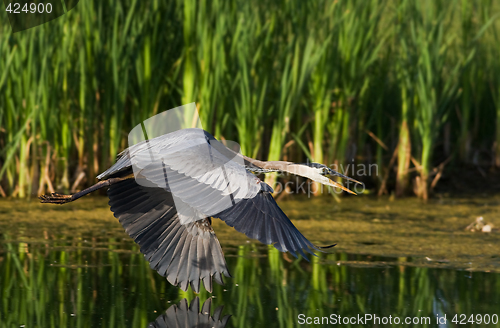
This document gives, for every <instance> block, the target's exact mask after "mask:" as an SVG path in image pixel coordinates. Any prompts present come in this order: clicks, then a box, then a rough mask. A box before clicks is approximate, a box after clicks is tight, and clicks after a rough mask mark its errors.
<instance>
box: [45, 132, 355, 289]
mask: <svg viewBox="0 0 500 328" xmlns="http://www.w3.org/2000/svg"><path fill="white" fill-rule="evenodd" d="M273 171H284V172H289V173H293V174H298V175H301V176H304V177H307V178H310V179H313V180H314V181H318V182H321V183H324V184H327V185H331V186H340V187H341V188H342V189H344V190H347V191H349V192H350V190H348V189H346V188H345V187H343V186H341V185H339V184H338V183H336V182H334V181H332V180H330V179H328V178H327V177H326V175H332V176H335V175H336V176H341V177H344V178H347V179H350V178H348V177H345V176H344V175H342V174H340V173H338V172H335V171H333V170H331V169H330V168H328V167H326V166H324V165H322V164H316V163H310V164H294V163H290V162H282V161H280V162H262V161H258V160H255V159H252V158H249V157H246V156H243V155H241V154H239V153H238V152H235V151H233V150H231V149H228V148H226V147H225V146H224V145H223V144H222V143H220V142H219V141H217V140H216V139H215V138H214V137H213V136H212V135H210V134H209V133H208V132H206V131H204V130H201V129H185V130H179V131H175V132H172V133H169V134H166V135H162V136H159V137H157V138H153V139H150V140H146V141H143V142H141V143H138V144H136V145H133V146H131V147H129V148H128V149H126V150H125V151H123V152H122V153H121V154H120V155H119V156H118V159H117V161H116V163H115V164H114V165H113V166H111V167H110V168H109V169H108V170H106V171H105V172H103V173H102V174H100V175H99V176H98V178H99V179H101V180H102V181H101V182H99V183H97V184H96V185H94V186H92V187H90V188H87V189H86V190H83V191H81V192H79V193H77V194H74V195H58V194H53V195H47V196H42V197H41V200H42V202H48V203H57V204H62V203H66V202H70V201H73V200H76V199H78V198H80V197H82V196H83V195H85V194H87V193H89V192H92V191H94V190H96V189H99V188H102V187H109V189H108V196H109V199H110V200H109V205H110V207H111V211H112V212H113V213H114V216H115V217H116V218H118V220H119V221H120V223H121V224H122V225H123V227H124V229H125V231H126V232H127V234H129V236H130V237H132V238H133V239H134V241H135V242H136V243H137V244H138V245H140V251H141V252H142V253H143V254H144V256H145V258H146V259H147V260H148V261H149V263H150V266H151V268H152V269H154V270H156V271H158V273H159V274H160V275H162V276H164V277H166V279H167V280H168V281H169V282H170V283H171V284H172V285H174V286H179V287H180V288H181V289H183V290H187V288H188V287H189V285H191V287H192V289H193V290H194V291H195V292H199V289H200V282H201V281H203V284H204V286H205V289H206V290H207V291H209V292H212V278H213V279H215V281H216V282H217V283H219V284H223V279H222V275H225V276H226V277H230V274H229V271H228V269H227V265H226V261H225V259H224V254H223V252H222V249H221V246H220V244H219V241H218V239H217V237H216V235H215V232H214V231H213V229H212V225H211V218H218V219H220V220H222V221H224V222H225V223H226V224H228V225H229V226H231V227H234V228H235V229H236V230H237V231H239V232H242V233H244V234H245V235H247V236H248V237H249V238H252V239H257V240H259V241H260V242H262V243H264V244H268V245H273V246H274V247H275V248H276V249H278V250H279V251H281V252H290V253H291V254H292V255H294V256H295V257H297V255H298V254H301V255H302V256H303V257H305V258H306V259H307V256H306V253H309V254H312V255H314V252H313V251H314V250H321V249H322V248H321V247H317V246H315V245H313V244H312V243H311V242H310V241H309V240H307V239H306V238H305V237H304V236H303V235H302V234H301V233H300V232H299V231H298V230H297V228H296V227H295V226H294V225H293V224H292V222H291V221H290V220H289V219H288V217H287V216H286V215H285V213H283V211H282V210H281V209H280V208H279V206H278V205H277V204H276V202H275V200H274V198H273V196H272V195H271V193H272V192H273V189H272V188H271V187H270V186H269V185H267V184H266V183H265V182H263V181H261V180H260V179H259V178H257V177H256V176H255V175H254V174H252V172H273ZM350 180H352V179H350ZM353 181H355V180H353ZM356 182H357V181H356ZM329 247H331V246H329Z"/></svg>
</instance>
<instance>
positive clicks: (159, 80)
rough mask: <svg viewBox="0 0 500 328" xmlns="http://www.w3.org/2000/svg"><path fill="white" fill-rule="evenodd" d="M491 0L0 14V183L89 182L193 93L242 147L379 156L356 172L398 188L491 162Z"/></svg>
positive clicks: (21, 192) (333, 159)
mask: <svg viewBox="0 0 500 328" xmlns="http://www.w3.org/2000/svg"><path fill="white" fill-rule="evenodd" d="M499 10H500V8H499V6H498V5H497V4H496V3H495V2H494V1H479V0H476V1H461V0H452V1H423V2H419V3H415V2H412V1H400V2H391V1H387V0H377V1H370V2H368V3H367V4H365V3H361V2H357V1H326V0H320V1H314V2H303V1H298V0H289V1H276V2H271V3H269V2H266V1H256V2H252V3H248V2H245V1H241V0H233V1H229V2H227V1H215V2H211V3H210V4H207V3H205V2H202V1H197V0H190V1H173V0H172V1H149V2H140V1H130V2H123V1H118V0H112V1H109V2H104V3H103V2H98V1H86V2H82V3H79V4H78V6H77V7H76V8H75V9H73V10H71V11H70V12H69V13H68V14H66V15H65V16H64V17H62V18H60V19H57V20H54V21H51V22H49V23H47V24H44V25H42V26H40V27H36V28H32V29H29V30H27V31H23V32H19V33H16V34H11V29H10V27H9V26H8V20H7V17H6V13H5V12H4V11H2V13H1V14H0V15H2V16H1V17H2V23H1V24H0V58H2V60H0V95H1V97H0V195H2V196H11V195H12V196H18V197H29V196H31V195H36V194H43V193H46V192H52V191H55V190H62V191H65V192H68V191H74V190H77V189H81V188H82V187H84V186H87V185H90V184H91V183H93V182H95V178H94V177H95V176H96V175H97V174H98V173H100V172H102V171H103V170H105V169H106V168H107V167H108V166H109V165H110V164H112V163H113V161H114V157H115V156H116V154H117V153H118V152H120V151H121V150H122V149H123V148H125V147H127V133H128V131H130V129H131V128H133V127H134V126H135V125H137V124H139V123H140V122H141V121H143V120H145V119H146V118H148V117H151V116H153V115H155V114H157V113H159V112H162V111H164V110H167V109H169V108H173V107H176V106H179V105H181V104H186V103H190V102H193V101H194V102H196V103H197V106H198V109H199V113H200V118H201V121H202V124H203V126H204V127H205V129H207V130H208V131H209V132H211V133H213V134H214V135H215V136H216V137H218V138H225V139H232V140H236V141H238V142H240V145H241V148H242V151H243V152H244V153H245V154H246V155H249V156H252V157H258V158H260V159H264V160H266V159H267V160H280V159H285V160H293V161H298V162H305V161H306V160H308V159H309V160H313V161H316V162H324V163H325V164H328V165H333V164H336V165H337V166H338V165H344V167H345V165H347V164H351V165H353V164H373V163H377V165H378V166H379V172H383V173H384V175H383V176H380V177H378V176H363V174H360V176H358V178H359V179H361V180H364V181H365V182H370V181H373V182H375V184H376V185H377V186H378V188H380V192H386V191H388V190H391V189H396V194H397V195H398V196H399V195H403V194H405V193H408V191H409V189H410V188H409V186H410V185H412V183H410V182H411V180H413V185H414V186H416V189H415V190H414V191H415V193H416V194H417V195H419V196H420V197H422V198H426V197H428V194H429V192H431V191H432V189H433V188H434V186H435V185H436V183H437V182H438V180H439V177H441V176H442V171H443V169H444V168H445V165H446V167H447V166H448V165H453V166H460V165H464V164H467V163H469V162H473V163H474V164H476V165H483V166H489V165H491V164H492V163H494V164H496V165H497V166H499V165H500V164H498V163H500V160H499V158H500V155H499V154H500V146H498V145H500V132H498V131H500V128H499V126H500V120H499V119H498V117H500V110H499V109H498V108H500V106H499V105H498V104H499V101H498V99H500V96H499V94H500V93H499V90H500V80H499V79H498V76H500V66H499V65H498V63H497V61H496V54H497V53H498V44H499V43H498V42H496V41H498V28H499V24H498V21H497V18H498V14H499ZM392 154H395V155H394V156H392ZM492 158H493V160H491V159H492ZM394 168H396V170H394ZM349 173H351V172H349ZM350 175H352V174H350ZM355 175H356V174H355ZM393 175H394V176H393ZM275 179H276V176H270V177H269V178H268V182H273V181H275ZM316 189H318V188H316Z"/></svg>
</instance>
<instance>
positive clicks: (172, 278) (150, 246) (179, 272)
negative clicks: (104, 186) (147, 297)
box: [108, 179, 230, 292]
mask: <svg viewBox="0 0 500 328" xmlns="http://www.w3.org/2000/svg"><path fill="white" fill-rule="evenodd" d="M108 196H109V199H110V201H109V204H110V206H111V210H112V211H113V213H114V216H115V217H116V218H117V219H118V220H119V221H120V223H121V224H122V226H123V227H124V228H125V231H126V232H127V233H128V234H129V235H130V236H131V237H132V238H133V239H134V241H135V242H136V243H137V244H138V245H139V246H140V251H141V253H143V254H144V256H145V258H146V259H147V260H148V261H149V262H150V266H151V268H152V269H154V270H156V271H158V273H159V274H160V275H162V276H165V277H167V280H168V281H169V282H170V283H172V284H173V285H175V286H179V287H180V288H181V289H183V290H187V288H188V287H189V285H191V286H192V287H193V290H194V291H196V292H198V291H199V285H200V281H201V280H203V283H204V285H205V288H206V289H207V291H209V292H211V291H212V278H214V279H215V280H216V282H218V283H221V282H222V279H221V278H220V277H221V276H222V274H224V275H225V276H227V277H230V274H229V272H228V269H227V265H226V262H225V259H224V255H223V253H222V249H221V247H220V244H219V241H218V239H217V237H216V235H215V233H214V231H213V229H212V227H211V224H210V222H209V220H208V219H204V220H200V221H196V222H191V223H188V224H186V225H182V224H181V223H180V220H179V217H178V214H177V212H176V210H175V206H174V202H173V199H172V195H171V193H169V192H168V191H166V190H163V189H161V188H148V187H144V186H140V185H138V184H137V183H136V181H135V180H134V179H128V180H124V181H121V182H118V183H116V184H113V185H111V186H110V188H109V189H108ZM136 200H142V202H141V201H136Z"/></svg>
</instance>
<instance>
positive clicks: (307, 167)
mask: <svg viewBox="0 0 500 328" xmlns="http://www.w3.org/2000/svg"><path fill="white" fill-rule="evenodd" d="M294 166H295V168H294V171H297V174H298V175H301V176H304V177H307V178H309V179H311V180H313V181H317V182H320V183H322V184H325V185H328V186H332V187H338V188H340V189H342V190H344V191H347V192H349V193H351V194H355V193H354V192H352V191H351V190H349V189H347V188H346V187H344V186H342V185H341V184H340V183H338V182H335V181H333V180H331V179H330V177H334V176H337V177H341V178H342V179H346V180H349V181H352V182H355V183H358V184H362V183H361V182H359V181H357V180H354V179H353V178H350V177H348V176H346V175H343V174H342V173H339V172H337V171H335V170H333V169H331V168H329V167H328V166H326V165H324V164H319V163H301V164H295V165H294ZM298 166H301V167H298Z"/></svg>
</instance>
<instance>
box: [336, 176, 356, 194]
mask: <svg viewBox="0 0 500 328" xmlns="http://www.w3.org/2000/svg"><path fill="white" fill-rule="evenodd" d="M328 180H329V181H330V183H331V184H332V185H333V186H334V187H337V188H340V189H342V190H344V191H347V192H348V193H350V194H353V195H357V194H356V193H355V192H354V191H351V190H349V189H347V188H346V187H344V186H343V185H341V184H340V183H338V182H335V181H333V180H332V179H328ZM353 180H354V179H353ZM354 181H356V180H354ZM356 182H357V181H356ZM358 183H359V182H358Z"/></svg>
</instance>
